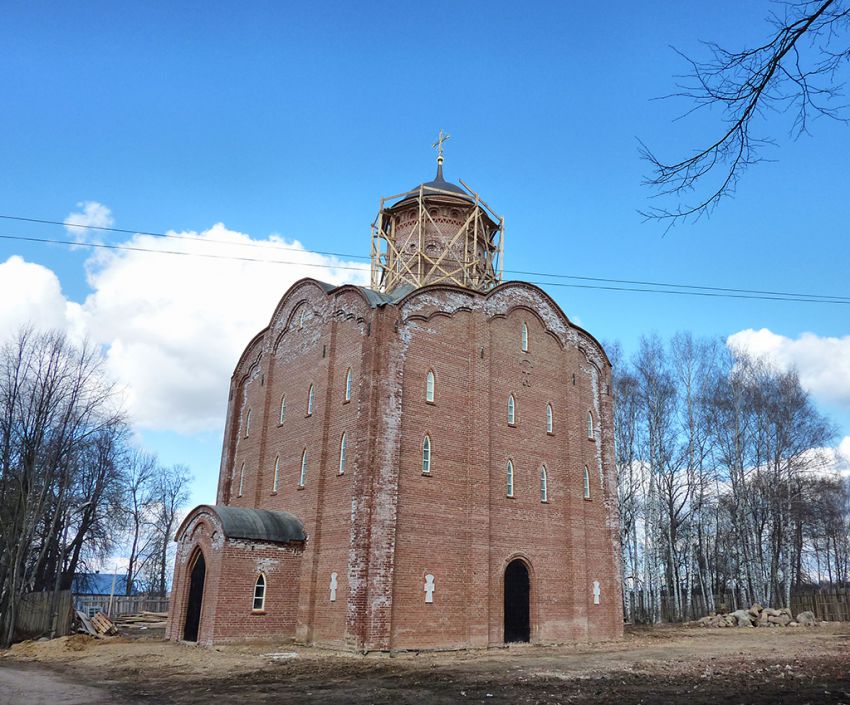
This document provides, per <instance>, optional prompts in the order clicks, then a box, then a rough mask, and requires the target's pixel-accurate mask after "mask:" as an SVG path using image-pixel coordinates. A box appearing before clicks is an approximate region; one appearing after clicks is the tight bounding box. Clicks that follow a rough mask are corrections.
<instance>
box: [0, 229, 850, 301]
mask: <svg viewBox="0 0 850 705" xmlns="http://www.w3.org/2000/svg"><path fill="white" fill-rule="evenodd" d="M0 219H5V220H17V221H22V222H27V223H41V224H45V225H61V226H64V227H78V228H87V229H91V230H101V231H105V232H112V233H122V234H127V235H148V236H150V237H158V238H168V239H175V240H190V241H192V242H201V243H215V244H221V245H230V246H237V247H257V248H260V249H270V250H286V251H292V252H312V253H314V254H317V255H325V256H328V257H340V258H343V259H355V260H357V259H362V260H368V259H370V258H369V257H366V256H364V255H355V254H349V253H345V252H328V251H323V250H304V249H303V248H299V247H293V246H292V245H278V244H275V243H263V242H231V241H230V240H221V239H214V238H203V239H201V238H197V237H191V236H186V235H178V234H176V233H158V232H153V231H145V230H127V229H124V228H112V227H107V226H104V225H74V224H73V223H65V222H64V221H59V220H48V219H45V218H27V217H23V216H16V215H3V214H0ZM57 242H64V241H57ZM73 244H75V245H78V244H80V243H77V242H74V243H73ZM148 251H150V252H158V251H159V250H148ZM163 252H164V250H163ZM175 254H188V253H175ZM199 256H200V253H199ZM234 259H242V258H235V257H234ZM244 261H262V262H266V261H269V260H253V259H251V258H244ZM283 264H293V263H292V262H284V263H283ZM313 266H322V265H313ZM337 269H357V268H355V267H342V266H340V267H337ZM504 272H505V273H507V274H519V275H521V276H530V277H547V278H553V279H572V280H576V281H590V282H600V283H605V284H628V285H632V286H642V287H645V286H650V287H653V286H658V287H664V288H669V289H689V290H695V291H711V292H723V293H730V294H753V295H754V296H753V297H747V298H757V297H758V296H765V297H769V299H771V300H772V299H774V298H776V297H790V298H789V299H787V300H791V301H796V300H797V299H803V298H810V299H817V300H828V302H829V303H839V302H840V303H850V296H842V295H833V294H810V293H805V292H799V291H772V290H765V289H742V288H736V287H725V286H710V285H700V284H679V283H672V282H658V281H644V280H640V279H614V278H610V277H590V276H585V275H580V274H558V273H554V272H534V271H525V270H521V269H505V270H504ZM533 283H538V282H533ZM545 283H546V284H549V285H552V286H557V284H556V283H555V282H545ZM575 288H583V287H578V286H576V287H575ZM587 288H590V287H587ZM598 288H605V287H598ZM612 290H614V291H618V290H619V289H612ZM623 290H624V291H629V289H623ZM639 291H650V290H649V289H639ZM656 293H661V292H656ZM777 300H780V301H781V300H786V299H783V298H778V299H777Z"/></svg>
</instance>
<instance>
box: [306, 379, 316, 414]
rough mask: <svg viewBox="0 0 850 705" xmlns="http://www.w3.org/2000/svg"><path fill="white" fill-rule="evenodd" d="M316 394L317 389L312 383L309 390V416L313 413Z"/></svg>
mask: <svg viewBox="0 0 850 705" xmlns="http://www.w3.org/2000/svg"><path fill="white" fill-rule="evenodd" d="M314 395H315V389H314V387H313V385H312V384H310V388H309V389H308V390H307V416H312V415H313V396H314Z"/></svg>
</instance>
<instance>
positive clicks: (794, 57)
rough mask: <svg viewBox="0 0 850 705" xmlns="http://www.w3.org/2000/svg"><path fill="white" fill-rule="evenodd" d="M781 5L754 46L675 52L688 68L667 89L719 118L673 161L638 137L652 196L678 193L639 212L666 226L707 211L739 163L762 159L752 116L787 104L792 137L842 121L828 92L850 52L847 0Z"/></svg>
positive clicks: (833, 90)
mask: <svg viewBox="0 0 850 705" xmlns="http://www.w3.org/2000/svg"><path fill="white" fill-rule="evenodd" d="M780 8H781V13H773V14H771V15H770V17H769V20H768V21H769V22H770V25H771V27H772V32H771V34H770V36H768V37H767V38H766V39H765V40H764V42H762V43H761V44H760V45H758V46H756V47H753V48H745V49H741V50H729V49H725V48H723V47H721V46H720V45H719V44H717V43H715V42H708V43H706V47H707V50H708V52H709V55H710V56H709V58H708V59H707V60H705V61H697V60H695V59H692V58H689V57H687V56H685V55H684V54H682V53H681V52H679V53H680V55H681V56H682V57H683V58H684V59H685V60H686V61H687V63H688V66H689V68H690V71H689V73H688V74H687V75H685V76H684V77H682V82H681V83H679V84H678V85H677V90H676V92H674V93H673V94H671V96H667V97H677V98H684V99H686V100H687V101H689V102H690V103H691V107H690V109H689V110H688V111H687V113H685V115H688V114H690V113H692V112H695V111H698V110H700V109H703V108H707V109H712V108H718V107H719V108H720V109H721V114H722V126H721V127H720V129H719V131H718V134H717V135H715V136H713V137H711V138H709V139H708V140H706V144H704V145H703V146H701V147H699V148H698V149H696V150H695V151H694V153H693V154H691V155H690V156H687V157H684V158H682V159H677V160H673V161H668V160H666V159H662V158H661V157H659V156H657V155H656V153H655V152H654V151H653V150H651V149H650V148H649V147H647V146H646V145H644V144H643V143H641V155H642V157H643V158H644V159H646V160H647V161H648V162H649V164H650V166H651V168H652V171H651V173H650V175H649V176H648V177H647V178H646V179H645V183H646V184H648V185H649V186H650V187H652V188H653V189H654V190H655V192H656V197H661V198H662V199H673V200H675V201H678V203H677V204H676V205H675V206H673V207H665V206H659V207H653V208H650V209H648V210H646V211H643V212H642V214H643V215H644V216H645V217H646V218H648V219H656V220H662V221H667V222H668V223H669V225H670V226H672V225H674V224H675V223H677V222H678V221H681V220H685V219H687V218H691V217H692V218H699V217H700V216H702V215H705V214H707V213H709V212H711V211H712V210H713V209H714V207H715V206H716V205H717V203H718V202H719V201H720V200H721V199H722V198H723V197H724V196H728V195H731V194H732V193H733V192H734V190H735V187H736V186H737V184H738V181H739V179H740V177H741V175H742V174H743V173H744V171H745V170H746V169H747V168H748V167H750V166H752V165H754V164H757V163H758V162H760V161H761V160H762V159H763V157H762V148H763V147H764V146H766V145H769V144H772V143H773V140H772V139H771V138H769V137H763V136H759V135H758V133H757V131H756V130H757V128H756V127H755V126H756V125H757V124H758V123H757V122H756V119H757V118H764V117H765V116H766V115H767V114H768V113H773V112H787V111H790V112H791V113H792V114H793V124H792V126H791V131H792V134H793V136H794V137H798V136H800V135H801V134H803V133H806V132H808V131H809V127H810V125H811V122H812V119H813V118H815V117H829V118H834V119H839V120H842V121H845V118H844V116H843V112H842V110H841V108H842V107H843V106H839V105H836V102H835V99H836V98H837V97H838V96H839V95H840V92H841V88H842V85H843V84H842V83H841V81H840V80H839V75H838V72H839V69H841V68H842V66H843V65H844V64H845V63H846V61H847V60H848V59H849V58H850V36H848V29H850V7H848V4H847V2H846V0H793V1H792V0H789V1H787V2H783V3H781V4H780ZM685 199H690V200H688V201H685Z"/></svg>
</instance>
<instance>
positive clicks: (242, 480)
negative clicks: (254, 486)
mask: <svg viewBox="0 0 850 705" xmlns="http://www.w3.org/2000/svg"><path fill="white" fill-rule="evenodd" d="M243 489H245V461H244V460H243V461H242V467H241V468H239V492H237V493H236V496H237V497H241V496H242V490H243Z"/></svg>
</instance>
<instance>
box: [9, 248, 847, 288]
mask: <svg viewBox="0 0 850 705" xmlns="http://www.w3.org/2000/svg"><path fill="white" fill-rule="evenodd" d="M0 239H3V240H19V241H24V242H38V243H47V244H55V245H67V246H71V247H90V248H100V249H108V250H125V251H130V252H147V253H150V254H160V255H178V256H183V257H201V258H205V259H218V260H233V261H240V262H254V263H259V264H285V265H297V266H303V267H315V268H318V269H330V270H333V269H337V270H349V271H357V272H365V271H367V270H368V268H367V267H352V266H347V265H334V264H319V263H315V262H295V261H291V260H274V259H262V258H259V257H244V256H238V255H216V254H212V253H208V252H181V251H180V250H153V249H149V248H145V247H135V246H132V245H113V244H108V243H102V242H101V243H98V242H76V241H74V240H60V239H52V238H41V237H31V236H24V235H4V234H0ZM190 239H192V240H195V238H190ZM197 241H198V242H202V241H199V240H197ZM298 251H299V252H305V254H311V253H312V254H316V253H314V252H312V251H306V250H298ZM543 276H557V275H543ZM595 281H615V282H616V281H617V280H601V279H598V280H595ZM529 283H530V284H535V285H537V286H558V287H563V288H569V289H595V290H600V291H624V292H635V293H647V294H668V295H670V294H675V295H679V296H702V297H708V298H725V299H753V300H761V301H791V302H798V303H817V304H843V305H850V299H843V298H839V297H834V298H833V297H819V298H814V295H811V294H807V295H805V296H794V295H790V294H789V295H781V296H780V295H773V294H770V295H768V294H767V292H766V293H765V295H760V294H756V293H753V294H750V293H732V292H726V291H694V290H677V289H651V288H636V287H630V286H613V285H605V286H603V285H601V284H574V283H567V282H553V281H529ZM662 286H674V285H672V284H663V285H662Z"/></svg>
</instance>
